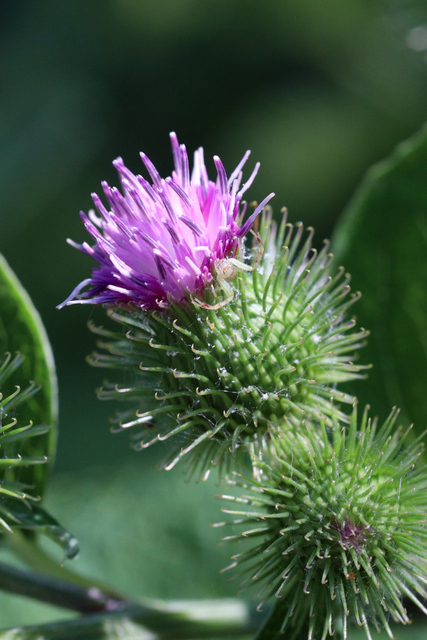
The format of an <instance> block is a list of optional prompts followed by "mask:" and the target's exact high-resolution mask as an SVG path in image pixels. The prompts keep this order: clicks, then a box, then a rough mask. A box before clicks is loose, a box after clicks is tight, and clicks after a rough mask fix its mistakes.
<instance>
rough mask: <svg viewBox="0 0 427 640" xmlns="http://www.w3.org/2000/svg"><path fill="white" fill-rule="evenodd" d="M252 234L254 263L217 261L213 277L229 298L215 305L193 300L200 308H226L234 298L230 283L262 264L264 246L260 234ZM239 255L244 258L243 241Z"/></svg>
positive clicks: (230, 260)
mask: <svg viewBox="0 0 427 640" xmlns="http://www.w3.org/2000/svg"><path fill="white" fill-rule="evenodd" d="M251 233H252V235H253V236H254V245H255V250H256V252H255V260H254V261H253V262H252V264H246V263H245V262H242V260H239V259H238V258H220V259H219V260H216V262H215V264H214V268H213V275H214V278H215V280H216V283H217V285H218V286H219V287H220V288H221V289H222V290H223V291H224V293H225V295H226V296H227V297H226V298H225V299H224V300H221V302H218V303H217V304H214V305H211V304H208V303H207V302H202V301H201V300H198V299H195V298H193V302H194V303H195V304H196V305H197V306H198V307H201V308H202V309H211V310H213V311H215V310H216V309H220V308H221V307H224V306H225V305H226V304H228V303H229V302H231V300H232V299H233V298H234V289H233V287H232V286H231V284H230V283H231V282H233V280H235V279H236V278H237V276H238V275H239V271H255V269H256V268H257V267H258V265H259V263H260V262H261V259H262V256H263V255H264V245H263V242H262V240H261V236H260V235H259V233H257V232H255V231H252V230H251ZM237 255H241V256H242V258H244V246H243V241H242V242H241V243H240V244H239V248H238V251H237ZM212 289H213V290H214V287H212Z"/></svg>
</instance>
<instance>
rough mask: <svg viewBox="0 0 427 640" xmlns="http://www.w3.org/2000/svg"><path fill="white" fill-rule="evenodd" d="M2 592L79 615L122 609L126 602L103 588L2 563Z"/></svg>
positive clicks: (0, 575) (0, 582)
mask: <svg viewBox="0 0 427 640" xmlns="http://www.w3.org/2000/svg"><path fill="white" fill-rule="evenodd" d="M0 589H1V590H2V591H7V592H9V593H15V594H18V595H22V596H26V597H28V598H33V599H34V600H39V601H40V602H47V603H49V604H52V605H54V606H57V607H63V608H65V609H70V610H71V611H77V612H78V613H96V612H99V611H114V610H117V609H123V608H124V606H125V601H124V600H123V599H117V598H116V597H112V596H111V595H109V594H106V593H103V592H102V591H100V589H98V588H96V587H94V586H91V587H90V588H82V587H78V586H76V585H74V584H70V583H68V582H64V581H62V580H58V579H56V578H52V577H50V576H46V575H40V574H37V573H33V572H32V571H22V570H21V569H16V568H15V567H10V566H9V565H6V564H4V563H0Z"/></svg>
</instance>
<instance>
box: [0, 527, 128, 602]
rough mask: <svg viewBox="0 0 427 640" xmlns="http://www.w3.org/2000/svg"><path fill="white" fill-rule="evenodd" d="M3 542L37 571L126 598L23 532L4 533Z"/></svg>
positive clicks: (118, 598) (110, 595) (83, 587)
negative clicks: (65, 563) (62, 561)
mask: <svg viewBox="0 0 427 640" xmlns="http://www.w3.org/2000/svg"><path fill="white" fill-rule="evenodd" d="M2 543H3V544H4V545H5V546H6V547H7V548H8V549H10V550H11V551H12V552H13V553H14V555H15V556H16V557H17V558H19V559H20V560H21V561H22V562H24V563H25V564H26V565H27V567H29V568H30V569H31V570H32V571H35V572H36V573H40V574H43V575H47V576H50V577H51V578H56V579H58V580H62V581H64V582H68V583H70V584H74V585H76V586H78V587H81V588H82V589H92V588H94V587H96V588H98V589H99V590H100V591H102V592H103V593H104V594H106V595H108V596H109V597H112V598H115V599H117V600H124V599H125V596H124V595H123V594H121V593H119V592H118V591H116V590H115V589H112V588H111V587H110V586H108V585H106V584H104V583H102V582H100V581H97V580H92V579H89V578H85V577H84V576H82V575H80V574H78V573H76V572H75V571H72V570H71V569H68V567H65V566H63V565H61V564H59V563H58V562H57V561H56V560H54V559H53V558H51V556H50V555H49V554H48V553H46V552H45V551H44V550H43V549H41V548H40V547H39V546H38V544H37V543H36V541H34V540H32V539H28V538H26V537H25V536H24V535H23V534H22V533H21V532H19V531H17V530H15V531H14V532H13V533H12V534H10V535H4V536H3V538H2Z"/></svg>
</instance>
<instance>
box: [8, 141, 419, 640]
mask: <svg viewBox="0 0 427 640" xmlns="http://www.w3.org/2000/svg"><path fill="white" fill-rule="evenodd" d="M171 142H172V152H173V159H174V170H173V171H172V174H171V176H170V177H167V178H162V177H161V176H160V175H159V173H158V172H157V170H156V168H155V167H154V165H153V164H152V163H151V161H150V160H149V159H148V158H147V156H146V155H145V154H141V158H142V161H143V164H144V166H145V170H146V173H148V175H146V177H142V176H140V175H134V174H133V173H132V172H131V171H129V170H128V169H127V168H126V166H125V164H124V162H123V161H122V159H121V158H118V159H117V160H116V161H115V162H114V166H115V167H116V169H117V171H118V174H119V177H120V181H121V189H120V190H119V189H117V188H115V187H112V188H111V187H110V186H109V185H107V184H106V183H103V191H104V199H101V198H100V197H98V196H97V195H96V194H94V195H93V201H94V204H95V207H96V210H97V213H95V211H90V212H89V214H88V215H86V214H84V213H82V214H81V215H82V219H83V222H84V225H85V227H86V229H87V231H88V232H89V234H90V235H91V236H92V239H93V244H88V243H86V242H84V243H83V244H76V243H74V242H72V241H70V243H71V244H72V245H73V246H74V247H76V248H77V249H79V250H80V251H82V252H83V253H85V254H86V255H88V256H90V257H91V258H93V259H94V260H95V263H96V264H95V266H94V267H93V270H92V273H91V275H90V277H89V278H87V279H85V280H83V282H81V283H80V284H79V285H78V286H77V287H76V288H75V289H74V291H72V293H71V295H70V296H69V297H68V298H67V299H66V300H65V301H64V302H63V303H62V304H61V305H60V307H64V306H66V305H72V304H86V305H87V304H89V305H102V306H103V307H105V309H106V313H107V316H108V318H107V324H106V325H105V326H97V325H96V324H94V323H92V324H91V329H92V331H93V332H94V333H96V334H97V336H98V343H97V349H96V351H95V352H94V353H93V354H92V355H91V356H90V358H89V361H90V363H91V364H93V365H95V366H98V367H102V368H108V369H109V370H110V371H111V372H112V373H111V375H112V376H113V377H114V376H116V375H117V376H118V380H116V379H115V380H112V381H107V382H106V383H105V384H104V386H103V387H102V388H101V389H100V390H99V397H100V398H102V399H109V400H118V401H120V402H121V405H122V409H121V410H120V411H119V412H118V413H117V414H116V415H115V416H114V418H113V419H112V420H113V430H114V431H123V430H129V432H130V434H131V437H132V443H133V446H134V447H135V448H136V449H144V448H145V447H148V446H150V445H151V444H154V443H156V442H159V441H163V440H167V441H168V454H167V456H166V458H165V460H164V463H163V466H164V468H165V469H171V468H172V467H173V466H174V465H175V464H176V463H178V462H179V461H180V460H181V459H183V460H186V461H187V469H189V471H190V472H196V474H197V475H198V476H199V477H204V478H206V477H207V475H208V474H209V473H210V471H211V469H212V468H215V469H216V470H217V473H218V476H219V480H220V481H221V480H225V481H226V482H227V483H228V485H229V486H230V487H231V488H230V491H229V492H228V493H227V495H223V496H222V499H223V500H225V501H228V503H229V505H231V506H228V508H225V509H224V511H226V512H227V513H228V514H231V516H232V519H231V521H227V522H224V523H219V524H221V525H224V526H226V527H230V528H231V531H230V534H229V535H227V536H226V537H225V540H233V541H234V542H235V543H236V542H237V543H238V544H239V545H240V546H239V550H238V552H237V553H234V555H233V559H232V564H231V565H230V566H229V567H228V568H229V569H232V570H233V572H234V573H237V574H240V576H241V578H242V582H241V585H240V588H241V589H242V590H243V589H246V588H247V587H252V586H254V587H255V588H256V591H257V593H256V596H255V597H256V598H258V600H259V609H262V610H264V611H265V616H264V620H263V621H262V624H261V625H260V623H259V621H258V624H257V628H259V627H260V631H259V633H258V636H257V638H258V640H278V639H279V638H280V637H285V638H287V639H288V640H305V639H306V638H307V639H308V640H326V638H327V636H328V635H335V637H336V638H338V639H341V640H345V639H346V638H347V637H348V629H349V624H351V623H354V624H355V625H359V626H361V627H363V629H364V631H365V632H366V635H367V637H368V638H369V639H370V638H371V630H372V629H376V630H381V629H385V630H386V632H387V633H388V635H389V637H393V631H392V628H391V626H390V625H391V624H392V623H403V624H407V623H408V622H409V621H410V615H409V613H408V611H407V605H408V603H410V604H411V606H415V607H417V608H418V609H420V610H421V611H422V612H423V613H427V608H426V606H425V604H424V600H425V599H426V598H427V570H426V568H427V526H426V525H427V471H426V468H425V465H423V464H422V463H421V461H420V456H421V453H422V451H423V443H422V438H423V436H422V435H421V436H419V437H415V436H412V434H411V432H410V430H408V429H402V428H400V427H397V426H396V424H397V422H396V420H397V410H396V409H393V411H392V412H391V414H390V415H389V417H388V418H387V419H386V420H385V422H384V423H383V424H381V423H380V422H379V421H377V419H371V418H370V417H369V410H368V409H365V410H364V411H363V413H362V415H360V411H359V415H358V412H357V399H356V398H355V396H354V395H352V394H351V393H349V392H348V389H347V387H343V383H349V382H354V381H356V380H357V379H358V378H362V377H365V370H366V368H367V366H366V365H365V364H363V363H362V364H361V363H360V362H359V360H358V354H359V349H360V348H361V347H363V346H364V344H365V342H366V338H367V335H368V334H367V332H366V331H365V330H364V329H363V328H361V327H358V326H357V325H356V320H355V318H354V317H353V316H352V315H351V314H352V306H353V304H354V303H355V302H356V301H357V300H358V298H359V294H358V293H351V291H350V285H349V276H348V275H347V274H346V273H345V272H344V270H343V269H342V268H340V267H337V266H336V265H335V264H334V262H333V258H332V255H331V254H330V253H329V245H328V243H327V242H326V243H324V244H323V246H322V248H321V249H320V250H319V251H317V250H316V249H315V248H314V247H313V244H312V236H313V230H312V229H307V230H306V231H304V228H303V226H302V225H301V224H296V225H292V224H290V223H289V222H288V221H287V215H286V212H285V211H282V216H281V219H280V220H279V222H278V223H277V222H275V221H274V220H273V212H272V209H271V208H270V205H269V204H268V203H269V202H270V200H271V198H272V196H273V194H270V195H268V196H267V197H266V198H264V200H263V201H262V202H261V203H260V204H256V203H255V204H252V205H250V207H249V210H250V213H248V211H247V209H248V207H247V204H246V202H244V200H243V196H244V195H245V193H246V192H247V191H248V189H249V187H250V186H251V184H252V182H253V180H254V179H255V176H256V174H257V172H258V168H259V165H258V164H257V165H255V168H254V169H253V171H252V173H251V174H250V176H249V178H248V180H247V181H246V182H244V181H243V175H242V170H243V167H244V165H245V164H246V162H247V160H248V156H249V152H247V153H246V154H245V155H244V156H243V159H242V161H241V162H240V163H239V165H238V166H237V167H236V169H235V170H234V171H233V172H232V173H231V175H230V176H229V177H228V176H227V173H226V171H225V168H224V166H223V164H222V162H221V161H220V159H219V158H218V157H217V156H215V157H214V164H215V168H216V178H215V180H214V181H213V180H210V179H209V177H208V173H207V170H206V166H205V163H204V157H203V150H202V149H199V150H198V151H196V153H195V156H194V165H193V168H192V171H191V172H190V166H189V165H190V163H189V161H188V156H187V151H186V148H185V147H184V145H180V144H179V143H178V140H177V137H176V135H175V134H171ZM0 293H1V290H0ZM18 364H19V357H16V358H15V359H11V358H8V359H7V360H6V361H5V362H4V364H3V365H2V366H0V383H2V382H3V380H6V379H7V377H8V372H9V373H10V371H11V370H13V369H16V368H17V366H18ZM115 370H121V372H120V373H118V374H116V373H114V371H115ZM34 390H35V387H34V386H33V385H30V387H29V388H28V390H27V391H26V392H25V391H24V392H18V391H13V390H12V391H8V393H7V395H5V397H4V399H2V400H1V402H0V408H1V410H2V412H3V418H4V422H3V424H2V426H1V427H0V447H2V450H3V458H2V459H1V460H0V462H1V463H2V465H3V466H2V468H4V469H5V470H6V472H5V474H4V478H3V482H2V484H1V486H0V516H1V519H0V527H2V528H3V529H4V530H9V529H11V530H13V528H14V527H17V528H19V527H21V528H24V527H25V526H26V520H25V518H22V517H21V516H22V514H24V516H25V514H26V513H27V515H28V521H29V522H30V523H31V525H33V524H34V522H35V521H36V518H35V515H36V516H37V517H39V515H40V514H41V513H42V512H40V514H39V512H38V511H37V510H36V508H35V507H33V506H32V504H31V503H32V502H34V500H33V498H35V497H36V496H32V498H29V497H27V487H24V486H23V483H20V480H19V475H17V474H16V473H15V469H19V468H20V467H21V466H24V467H25V465H34V464H38V463H40V462H43V461H44V458H43V459H40V458H38V457H33V458H31V459H30V458H28V459H27V458H25V457H23V456H21V454H20V445H21V444H22V440H24V439H25V438H27V437H29V436H31V435H32V434H33V435H36V434H37V433H38V430H39V431H40V430H43V429H45V428H47V427H45V426H43V425H41V426H38V425H36V426H32V425H24V426H18V425H16V424H15V417H14V416H12V418H10V410H11V407H12V404H13V403H14V402H17V401H19V398H21V399H25V397H26V396H30V395H31V394H32V393H33V391H34ZM15 446H16V449H15ZM30 489H31V487H30ZM148 490H149V489H147V491H148ZM28 495H32V494H31V493H30V492H29V493H28ZM10 501H13V505H14V507H16V506H17V505H18V507H21V509H20V511H19V513H18V511H15V512H13V511H12V510H11V509H9V510H7V509H5V505H6V507H8V505H9V502H10ZM10 504H12V502H10ZM25 510H27V511H25ZM43 513H44V512H43ZM40 517H41V515H40ZM44 517H45V518H47V517H48V516H47V515H45V516H44ZM20 518H21V520H20ZM42 519H43V518H42ZM50 524H51V525H52V526H51V528H50V529H49V530H46V526H44V525H45V521H43V526H44V528H43V529H42V531H43V532H47V533H49V531H50V534H52V531H53V530H54V531H56V537H57V538H58V537H59V538H60V539H61V536H62V542H63V540H64V539H65V538H64V537H65V536H66V535H68V536H69V534H66V532H65V533H64V532H63V530H61V534H60V535H58V531H59V529H58V527H56V523H55V522H54V521H53V520H51V521H50ZM58 526H59V525H58ZM55 527H56V528H55ZM12 532H13V531H12ZM0 533H1V531H0ZM52 535H53V534H52ZM70 540H73V539H71V537H70ZM70 540H69V542H68V543H67V544H68V551H69V554H70V555H71V552H70V549H71V551H72V545H71V542H70ZM60 541H61V540H60ZM73 544H74V540H73ZM64 546H66V545H64ZM55 575H57V573H55ZM61 575H62V576H63V577H65V578H66V583H65V584H64V583H62V582H55V580H54V581H53V582H52V581H50V582H49V581H48V582H47V583H46V581H40V580H39V578H37V577H33V578H31V580H30V582H31V585H32V586H31V585H30V586H31V588H32V589H33V587H34V585H38V586H40V583H41V582H42V583H43V589H41V590H40V589H35V590H34V589H33V591H32V592H31V593H32V594H33V593H34V591H36V592H37V594H38V595H37V596H36V597H41V596H40V593H43V594H44V595H43V597H44V598H45V599H46V600H47V601H49V602H55V603H58V602H59V603H60V604H61V605H63V604H64V602H65V603H66V606H68V607H69V608H73V609H74V610H76V611H79V612H80V613H92V614H94V613H97V612H101V614H100V617H99V618H98V617H96V616H88V617H87V619H86V620H84V621H83V622H80V621H73V623H72V625H73V629H74V630H75V635H74V636H73V635H72V634H73V632H72V631H71V632H70V633H68V632H69V631H70V626H67V625H65V627H64V628H62V629H61V628H60V625H59V626H58V627H55V626H53V627H52V626H50V627H49V628H47V629H46V633H47V635H43V634H41V635H43V637H46V638H49V639H50V640H54V639H55V638H63V637H66V636H67V637H70V638H72V637H77V636H78V637H87V638H93V639H94V640H95V638H100V637H102V638H106V639H108V640H112V639H113V638H116V637H123V633H126V634H127V633H130V634H131V635H132V637H134V636H135V637H136V636H138V637H141V638H150V639H151V638H160V637H162V638H163V637H168V638H171V640H173V638H184V637H188V638H190V637H191V638H195V637H198V638H202V637H219V636H221V635H223V636H229V635H233V634H234V635H238V634H245V633H249V632H252V631H253V630H254V622H253V615H252V614H254V611H252V614H251V615H249V613H248V612H249V609H248V608H247V607H248V606H247V605H242V606H243V609H240V610H238V609H236V605H235V603H234V602H232V603H231V605H232V608H233V613H232V615H229V610H228V609H227V604H226V603H220V604H219V605H216V604H215V603H206V602H202V603H185V604H182V603H180V604H179V605H177V604H176V603H172V605H168V604H167V603H159V602H154V603H153V602H150V601H147V602H145V603H144V604H143V605H141V604H140V603H134V602H131V601H129V600H128V599H127V598H126V597H125V596H121V595H118V594H115V593H111V592H110V591H109V590H106V589H105V587H103V586H102V585H96V588H95V587H94V585H93V583H91V582H88V581H85V580H83V579H81V578H76V577H75V576H71V577H70V575H69V574H66V575H65V576H64V573H62V574H61ZM4 576H7V580H8V582H7V584H8V587H7V588H9V590H13V589H16V588H17V587H16V584H17V583H18V584H19V590H20V593H26V594H28V588H29V587H28V576H25V577H22V575H20V576H18V578H17V577H16V575H15V574H14V573H13V572H11V571H9V570H8V571H6V570H4V569H2V568H1V567H0V586H1V581H2V580H4ZM70 581H71V582H72V583H73V587H72V588H71V587H70V584H69V582H70ZM76 583H77V584H76ZM26 589H27V591H26ZM99 625H102V626H101V627H100V626H99ZM64 629H65V635H64V633H63V632H64ZM141 630H142V635H141ZM18 631H19V630H18ZM39 631H40V628H39V629H38V630H36V632H37V634H38V636H37V637H41V635H40V634H39ZM19 633H20V632H19ZM43 633H44V632H43ZM55 634H56V635H55ZM67 634H68V635H67ZM22 637H24V638H27V637H33V636H21V635H13V633H12V635H8V636H7V638H8V640H10V639H11V638H22Z"/></svg>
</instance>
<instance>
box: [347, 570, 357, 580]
mask: <svg viewBox="0 0 427 640" xmlns="http://www.w3.org/2000/svg"><path fill="white" fill-rule="evenodd" d="M355 577H356V576H355V575H354V573H353V571H350V573H349V574H348V579H349V580H354V579H355Z"/></svg>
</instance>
